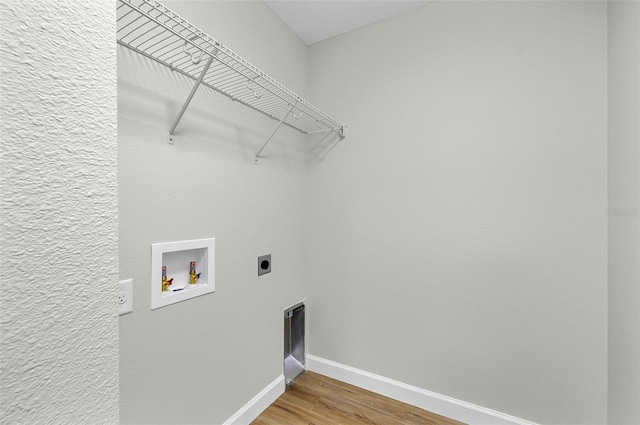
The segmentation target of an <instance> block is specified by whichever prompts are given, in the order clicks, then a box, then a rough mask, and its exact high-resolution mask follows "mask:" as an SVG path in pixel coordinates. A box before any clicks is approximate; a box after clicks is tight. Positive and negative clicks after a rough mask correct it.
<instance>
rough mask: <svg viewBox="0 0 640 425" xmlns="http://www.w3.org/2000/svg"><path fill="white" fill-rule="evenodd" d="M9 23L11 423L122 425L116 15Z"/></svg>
mask: <svg viewBox="0 0 640 425" xmlns="http://www.w3.org/2000/svg"><path fill="white" fill-rule="evenodd" d="M0 13H1V21H2V37H0V43H1V44H0V46H1V47H0V71H1V73H2V74H1V76H0V84H1V86H0V87H1V90H0V111H1V113H2V120H1V122H2V124H1V129H2V131H0V134H1V136H0V137H1V139H0V140H1V141H0V173H1V179H0V226H1V227H0V267H1V270H0V276H2V279H1V281H0V286H1V290H0V311H1V312H2V317H1V318H0V412H1V413H0V416H1V417H2V419H0V422H2V423H3V424H27V423H29V424H31V423H33V424H42V423H56V424H88V423H92V424H96V423H101V424H117V423H118V317H117V310H116V304H115V296H116V294H117V292H116V288H117V282H118V233H117V231H118V228H117V226H118V224H117V205H118V202H117V185H116V165H117V164H116V143H117V141H116V51H115V45H114V42H113V40H114V37H115V12H114V8H113V3H111V2H91V1H74V2H66V3H63V2H51V1H45V2H42V1H31V0H24V1H8V2H5V1H2V2H1V3H0Z"/></svg>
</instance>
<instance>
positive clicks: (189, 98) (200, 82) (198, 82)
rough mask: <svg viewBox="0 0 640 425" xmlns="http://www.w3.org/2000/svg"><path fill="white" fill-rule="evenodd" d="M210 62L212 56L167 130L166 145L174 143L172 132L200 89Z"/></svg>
mask: <svg viewBox="0 0 640 425" xmlns="http://www.w3.org/2000/svg"><path fill="white" fill-rule="evenodd" d="M211 62H213V56H209V59H207V63H205V64H204V68H203V69H202V72H201V73H200V76H199V77H198V79H197V80H196V84H195V85H194V86H193V88H192V89H191V93H189V96H188V97H187V100H186V101H185V102H184V105H182V109H180V112H179V113H178V117H177V118H176V120H175V122H174V123H173V125H172V126H171V128H170V129H169V136H168V137H167V143H169V144H170V145H173V141H174V136H173V132H174V131H175V130H176V127H177V126H178V124H179V123H180V120H181V119H182V116H183V115H184V112H185V111H186V110H187V107H188V106H189V103H191V99H193V95H195V94H196V91H197V90H198V87H200V84H202V80H203V79H204V76H205V74H206V73H207V71H208V70H209V66H211Z"/></svg>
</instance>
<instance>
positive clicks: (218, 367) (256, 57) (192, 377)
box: [118, 2, 309, 424]
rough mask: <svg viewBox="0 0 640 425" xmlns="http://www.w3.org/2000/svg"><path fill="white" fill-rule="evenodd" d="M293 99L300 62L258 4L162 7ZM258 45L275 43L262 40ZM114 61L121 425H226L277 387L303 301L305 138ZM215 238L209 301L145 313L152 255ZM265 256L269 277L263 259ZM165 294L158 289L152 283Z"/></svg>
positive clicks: (304, 89)
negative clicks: (122, 282)
mask: <svg viewBox="0 0 640 425" xmlns="http://www.w3.org/2000/svg"><path fill="white" fill-rule="evenodd" d="M166 5H167V6H168V7H169V8H172V9H174V10H175V11H176V12H177V13H178V14H180V15H181V16H183V17H185V18H186V19H187V20H189V21H191V22H192V23H193V24H194V25H196V26H198V27H200V28H201V29H203V30H204V31H205V32H208V33H209V34H211V35H212V36H213V37H215V38H216V39H217V40H219V41H220V42H222V43H223V44H226V45H228V47H229V48H231V49H233V50H234V51H236V52H237V53H238V54H240V55H242V56H244V57H246V58H248V59H249V60H251V62H252V63H253V64H255V65H256V66H258V67H259V68H261V69H262V70H263V71H265V72H266V73H268V74H270V75H271V76H273V77H274V78H276V79H277V80H279V81H282V82H283V83H285V84H287V85H288V86H289V87H290V88H292V89H293V90H294V91H296V92H297V93H298V94H300V95H301V96H303V97H304V96H305V95H307V94H308V75H309V73H308V49H307V47H306V46H305V45H304V44H303V43H302V42H301V41H300V40H298V39H297V38H296V37H295V36H294V35H293V33H292V32H291V31H290V30H289V29H288V27H286V26H285V24H284V23H283V22H281V21H280V20H279V19H278V18H277V17H276V16H275V15H274V14H273V12H271V10H270V9H269V8H268V7H267V6H266V5H265V4H263V3H262V2H166ZM265 34H268V35H269V36H268V37H266V36H265ZM192 85H193V83H192V82H191V81H188V80H187V79H186V78H183V77H181V76H180V75H175V74H172V73H171V71H169V70H168V69H163V68H161V67H160V66H159V65H156V64H154V63H151V62H150V61H149V60H147V59H144V58H142V57H140V56H138V55H136V54H135V53H133V52H130V51H128V50H126V49H124V48H122V47H119V48H118V131H119V145H118V147H119V156H118V160H119V169H118V172H119V191H120V192H119V193H120V204H119V214H120V218H121V219H120V222H119V223H120V228H119V230H120V265H121V268H120V276H121V278H123V279H124V278H133V286H134V300H133V303H134V311H133V313H132V314H129V315H125V316H122V317H121V319H120V323H121V330H120V396H121V397H120V410H121V422H122V423H123V424H128V423H135V424H139V423H153V424H163V423H166V424H185V423H189V424H195V423H198V424H203V423H214V424H220V423H223V422H224V421H226V420H227V419H229V418H230V417H231V416H232V415H233V414H234V413H236V411H238V410H239V409H240V408H241V407H242V406H243V405H244V404H245V403H247V402H248V401H249V400H251V399H252V398H253V397H254V396H256V395H257V394H258V393H259V392H260V391H261V390H263V389H264V388H265V387H266V386H267V385H268V384H270V383H271V382H273V381H274V380H275V379H276V378H278V377H279V376H280V375H281V374H282V372H283V371H282V359H283V332H284V316H283V311H284V309H285V308H287V307H289V306H290V305H292V304H295V303H296V302H298V301H300V300H302V299H303V298H304V296H305V295H306V292H307V291H306V285H305V277H306V276H305V270H306V264H305V261H306V255H305V254H306V246H307V244H306V240H305V237H304V236H305V232H304V231H305V229H306V228H307V226H308V225H309V223H308V221H307V217H308V214H307V205H308V168H307V160H308V152H307V145H306V139H304V138H303V137H302V136H301V134H300V133H298V132H296V131H295V130H292V129H290V128H282V129H281V130H280V131H279V132H278V133H277V134H276V137H274V139H273V140H272V142H271V143H270V144H269V145H268V146H267V148H266V149H265V151H264V154H263V155H264V159H263V160H261V161H260V163H259V164H258V165H254V163H253V158H254V155H255V153H256V152H257V151H258V150H259V149H260V147H261V146H262V144H263V143H264V141H265V140H266V138H267V136H268V135H269V134H270V132H271V131H272V129H273V128H274V127H275V125H276V124H277V122H274V121H272V120H270V119H268V118H266V117H263V116H261V115H259V114H257V113H256V112H254V111H252V110H249V109H247V108H245V107H243V106H242V105H238V104H234V103H233V102H232V101H230V100H229V99H226V98H223V97H221V96H219V95H217V94H213V93H211V91H209V90H202V91H199V92H198V93H196V95H195V97H194V100H193V102H192V104H191V106H190V107H189V109H188V110H187V112H186V114H185V115H184V118H183V119H182V121H181V122H180V125H179V126H178V128H177V131H176V136H177V140H176V142H175V145H173V146H171V145H168V144H167V142H166V134H167V131H168V128H169V126H170V125H171V123H172V122H173V120H174V119H175V117H176V115H177V113H178V110H179V109H180V107H181V106H182V102H183V101H184V99H185V98H186V97H187V94H188V93H189V91H190V90H191V87H192ZM205 237H215V238H216V291H215V293H213V294H210V295H205V296H202V297H199V298H195V299H192V300H189V301H185V302H182V303H178V304H174V305H170V306H168V307H163V308H160V309H158V310H154V311H151V310H150V292H151V289H150V288H151V286H150V285H151V281H150V272H151V270H150V264H149V261H150V253H151V244H152V243H156V242H169V241H179V240H187V239H199V238H205ZM269 253H270V254H271V255H272V261H273V263H272V264H273V267H272V272H271V273H270V274H267V275H264V276H262V277H258V276H257V257H258V256H260V255H262V254H269ZM157 284H159V282H157Z"/></svg>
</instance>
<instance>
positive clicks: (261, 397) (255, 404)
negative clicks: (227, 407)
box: [224, 375, 285, 425]
mask: <svg viewBox="0 0 640 425" xmlns="http://www.w3.org/2000/svg"><path fill="white" fill-rule="evenodd" d="M284 388H285V385H284V375H280V376H278V378H277V379H276V380H275V381H273V382H272V383H270V384H269V385H268V386H267V387H266V388H265V389H264V390H262V391H260V393H259V394H258V395H257V396H255V397H254V398H253V399H251V401H249V402H248V403H247V404H245V405H244V406H242V408H241V409H240V410H238V411H237V412H236V413H235V414H234V415H233V416H231V417H230V418H229V419H227V421H226V422H225V423H224V425H248V424H250V423H251V422H252V421H253V420H254V419H255V418H257V417H258V416H260V413H262V412H264V411H265V409H266V408H267V407H269V406H270V405H271V403H273V402H274V401H276V399H277V398H278V397H280V396H281V395H282V394H283V393H284Z"/></svg>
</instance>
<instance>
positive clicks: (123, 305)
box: [118, 279, 133, 316]
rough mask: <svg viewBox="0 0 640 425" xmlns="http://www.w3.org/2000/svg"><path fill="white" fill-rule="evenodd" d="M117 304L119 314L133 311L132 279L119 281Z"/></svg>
mask: <svg viewBox="0 0 640 425" xmlns="http://www.w3.org/2000/svg"><path fill="white" fill-rule="evenodd" d="M118 306H119V307H118V308H119V312H120V315H121V316H122V315H123V314H127V313H131V312H133V279H126V280H121V281H120V290H119V291H118Z"/></svg>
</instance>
